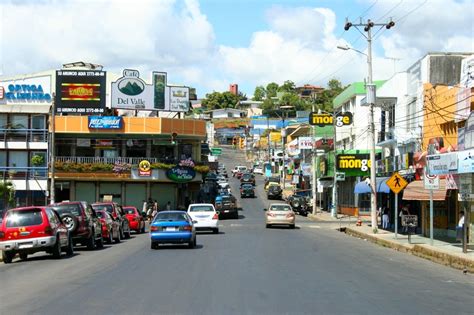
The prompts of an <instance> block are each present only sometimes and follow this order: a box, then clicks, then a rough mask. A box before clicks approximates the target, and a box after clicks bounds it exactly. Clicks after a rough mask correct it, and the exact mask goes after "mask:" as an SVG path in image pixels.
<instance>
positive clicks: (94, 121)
mask: <svg viewBox="0 0 474 315" xmlns="http://www.w3.org/2000/svg"><path fill="white" fill-rule="evenodd" d="M88 120H89V124H88V126H89V128H90V129H121V128H122V126H123V123H122V122H123V120H122V117H117V116H89V117H88Z"/></svg>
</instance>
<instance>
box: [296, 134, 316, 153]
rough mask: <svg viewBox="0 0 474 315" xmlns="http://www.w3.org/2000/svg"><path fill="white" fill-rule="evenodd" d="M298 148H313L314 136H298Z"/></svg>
mask: <svg viewBox="0 0 474 315" xmlns="http://www.w3.org/2000/svg"><path fill="white" fill-rule="evenodd" d="M298 148H299V149H300V150H304V149H312V148H313V138H311V137H299V138H298Z"/></svg>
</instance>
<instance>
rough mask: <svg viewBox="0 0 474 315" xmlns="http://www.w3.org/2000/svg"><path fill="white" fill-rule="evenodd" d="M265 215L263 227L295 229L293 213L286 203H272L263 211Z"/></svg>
mask: <svg viewBox="0 0 474 315" xmlns="http://www.w3.org/2000/svg"><path fill="white" fill-rule="evenodd" d="M263 210H264V211H265V212H266V213H265V225H266V227H267V228H269V227H271V226H273V225H288V226H289V227H290V228H292V229H294V228H295V221H296V219H295V213H294V212H293V210H292V209H291V206H290V205H287V204H286V203H273V204H271V205H270V207H269V208H268V209H263Z"/></svg>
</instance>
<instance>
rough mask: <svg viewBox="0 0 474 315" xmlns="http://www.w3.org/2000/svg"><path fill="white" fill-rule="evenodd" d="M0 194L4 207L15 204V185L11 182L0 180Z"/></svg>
mask: <svg viewBox="0 0 474 315" xmlns="http://www.w3.org/2000/svg"><path fill="white" fill-rule="evenodd" d="M0 196H3V200H4V204H3V207H4V208H8V207H13V206H14V205H15V187H14V186H13V183H12V182H9V181H5V180H4V181H0Z"/></svg>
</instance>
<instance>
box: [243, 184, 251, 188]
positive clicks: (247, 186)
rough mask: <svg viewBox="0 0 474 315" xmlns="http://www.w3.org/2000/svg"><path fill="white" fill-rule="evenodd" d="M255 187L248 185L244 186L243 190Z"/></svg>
mask: <svg viewBox="0 0 474 315" xmlns="http://www.w3.org/2000/svg"><path fill="white" fill-rule="evenodd" d="M252 188H253V186H252V185H250V184H247V185H242V189H252Z"/></svg>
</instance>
